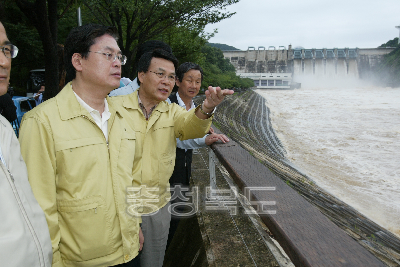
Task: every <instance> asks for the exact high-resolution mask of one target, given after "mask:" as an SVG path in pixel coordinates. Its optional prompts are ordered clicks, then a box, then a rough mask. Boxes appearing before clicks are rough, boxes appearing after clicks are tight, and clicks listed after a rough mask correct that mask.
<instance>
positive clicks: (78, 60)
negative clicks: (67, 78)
mask: <svg viewBox="0 0 400 267" xmlns="http://www.w3.org/2000/svg"><path fill="white" fill-rule="evenodd" d="M71 62H72V66H74V68H75V70H76V71H82V55H81V54H79V53H75V54H73V55H72V58H71Z"/></svg>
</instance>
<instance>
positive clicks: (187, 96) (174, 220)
mask: <svg viewBox="0 0 400 267" xmlns="http://www.w3.org/2000/svg"><path fill="white" fill-rule="evenodd" d="M202 81H203V70H202V68H201V67H200V66H199V65H198V64H195V63H192V62H185V63H183V64H181V65H180V66H179V67H178V69H177V71H176V85H177V87H178V92H176V94H172V95H171V96H169V98H168V100H169V101H170V102H171V103H176V104H178V105H179V106H181V107H183V108H185V109H186V110H187V111H189V110H191V109H193V108H195V104H194V102H193V98H194V97H195V96H197V94H198V93H199V91H200V87H201V82H202ZM210 129H212V128H210ZM218 140H219V141H222V142H223V143H226V142H229V138H228V137H227V136H225V135H224V134H217V133H214V132H213V131H211V133H210V134H208V135H206V136H204V137H203V138H197V139H189V140H183V141H182V140H179V138H177V139H176V141H177V148H176V158H175V167H174V172H173V173H172V175H171V178H170V179H169V183H170V186H171V189H172V190H174V188H176V186H182V187H189V182H190V177H191V165H192V151H193V149H196V148H201V147H206V146H209V145H211V144H213V143H214V142H216V141H218ZM178 201H179V199H176V200H172V203H176V202H178ZM177 211H179V209H178V208H177V209H175V212H177ZM182 213H184V211H182ZM179 218H180V217H179V214H178V216H174V215H173V214H172V216H171V224H170V228H169V234H168V244H167V246H168V245H169V244H170V242H171V241H172V238H173V236H174V233H175V231H176V228H177V227H178V223H179V221H180V220H179Z"/></svg>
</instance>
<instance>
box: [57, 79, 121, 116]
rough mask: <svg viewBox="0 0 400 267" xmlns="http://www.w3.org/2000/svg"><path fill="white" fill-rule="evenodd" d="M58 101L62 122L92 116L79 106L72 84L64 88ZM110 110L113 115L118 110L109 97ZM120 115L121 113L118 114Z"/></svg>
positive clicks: (58, 95)
mask: <svg viewBox="0 0 400 267" xmlns="http://www.w3.org/2000/svg"><path fill="white" fill-rule="evenodd" d="M55 99H56V101H57V107H58V112H59V113H60V118H61V119H62V120H69V119H72V118H76V117H80V116H82V115H86V116H90V114H89V112H88V111H87V110H86V109H85V108H84V107H82V105H81V104H79V102H78V100H77V99H76V96H75V94H74V92H73V91H72V86H71V82H69V83H68V84H67V85H65V86H64V88H63V89H62V90H61V91H60V92H59V93H58V94H57V96H56V97H55ZM107 102H108V108H109V111H110V113H111V114H112V115H113V114H114V113H115V112H118V110H117V109H116V108H115V107H114V105H113V104H112V101H109V98H108V96H107ZM118 113H119V112H118Z"/></svg>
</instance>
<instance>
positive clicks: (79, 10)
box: [76, 7, 82, 26]
mask: <svg viewBox="0 0 400 267" xmlns="http://www.w3.org/2000/svg"><path fill="white" fill-rule="evenodd" d="M76 16H77V17H78V26H82V16H81V7H78V9H77V10H76Z"/></svg>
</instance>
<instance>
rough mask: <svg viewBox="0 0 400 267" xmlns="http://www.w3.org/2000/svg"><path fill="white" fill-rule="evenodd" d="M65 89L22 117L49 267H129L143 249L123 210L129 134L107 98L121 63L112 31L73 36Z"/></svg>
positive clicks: (94, 29) (130, 156) (98, 28)
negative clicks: (47, 235) (44, 224)
mask: <svg viewBox="0 0 400 267" xmlns="http://www.w3.org/2000/svg"><path fill="white" fill-rule="evenodd" d="M64 55H65V64H66V72H67V74H66V82H67V85H66V86H65V87H64V88H63V89H62V90H61V91H60V93H58V95H57V96H56V97H54V98H52V99H49V100H47V101H45V102H44V103H42V104H40V105H39V106H37V107H36V108H34V109H33V110H31V111H30V112H28V113H26V114H25V116H24V117H23V121H22V125H21V131H20V141H21V150H22V155H23V157H24V159H25V161H26V162H27V167H28V171H29V181H30V183H31V185H32V189H33V192H34V194H35V196H36V198H37V199H38V202H39V204H40V205H41V207H42V208H43V210H44V212H45V215H46V219H47V223H48V226H49V229H50V236H51V241H52V246H53V266H115V265H119V266H133V264H134V260H133V259H134V258H135V257H136V256H137V254H138V251H139V250H140V246H141V244H142V243H143V238H141V237H140V236H141V232H140V229H139V218H138V217H134V216H131V215H129V214H128V213H127V212H126V209H127V205H126V188H127V187H130V186H132V180H133V177H132V173H133V171H134V170H133V162H134V157H135V153H134V151H135V146H136V140H135V139H136V136H135V131H133V129H132V128H131V127H129V125H128V124H127V123H126V121H125V119H126V118H127V116H128V115H129V114H127V112H126V110H125V109H123V108H122V107H121V106H119V105H116V104H115V103H114V102H113V101H112V100H111V99H110V98H108V97H107V95H108V93H109V92H110V91H111V90H113V89H114V88H116V87H118V85H119V82H120V79H121V65H123V64H125V62H126V57H125V56H123V55H122V54H121V51H120V49H119V47H118V45H117V31H116V29H115V28H113V27H106V26H102V25H96V24H89V25H84V26H81V27H77V28H74V29H72V30H71V32H70V34H69V35H68V37H67V39H66V42H65V46H64Z"/></svg>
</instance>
